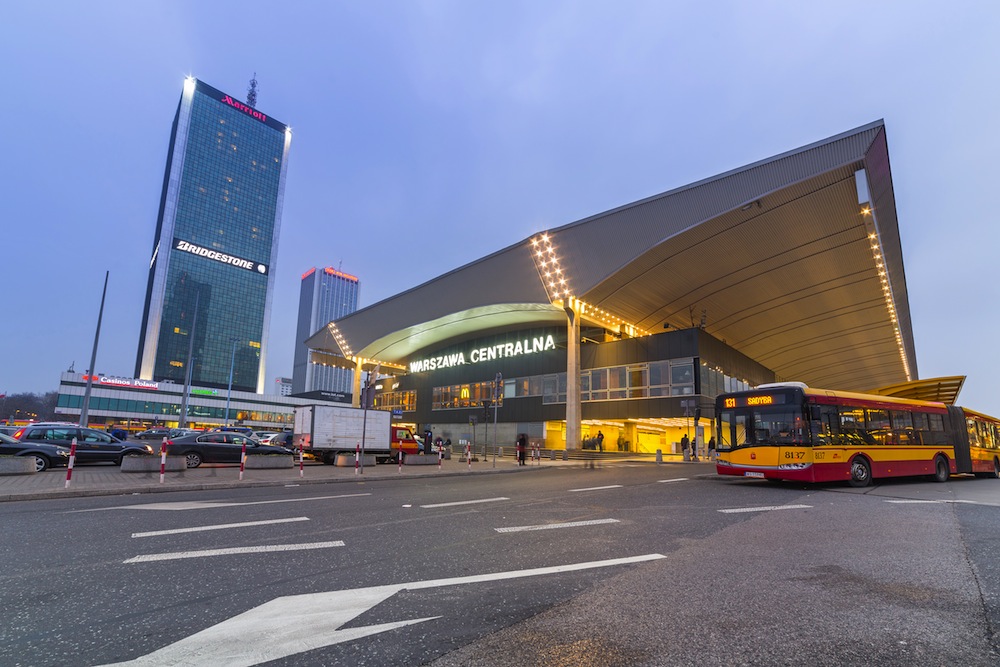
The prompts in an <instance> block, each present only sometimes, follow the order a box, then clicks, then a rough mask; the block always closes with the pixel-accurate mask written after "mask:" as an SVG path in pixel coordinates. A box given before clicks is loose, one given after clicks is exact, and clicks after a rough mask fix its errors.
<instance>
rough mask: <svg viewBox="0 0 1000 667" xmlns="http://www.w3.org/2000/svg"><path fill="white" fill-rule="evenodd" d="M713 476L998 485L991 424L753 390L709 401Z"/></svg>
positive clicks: (790, 385) (801, 388)
mask: <svg viewBox="0 0 1000 667" xmlns="http://www.w3.org/2000/svg"><path fill="white" fill-rule="evenodd" d="M715 414H716V433H717V436H716V437H717V440H718V442H717V445H716V446H717V452H718V460H717V464H716V470H717V471H718V473H719V474H720V475H738V476H741V477H759V478H764V479H775V480H790V481H799V482H836V481H845V482H848V483H849V484H851V486H857V487H863V486H868V485H869V484H870V483H871V481H872V479H875V478H881V477H906V476H915V475H929V476H930V477H932V478H933V479H934V480H936V481H939V482H945V481H947V480H948V477H949V476H950V475H953V474H959V473H974V474H976V475H977V476H982V477H994V478H997V477H1000V420H998V419H996V418H994V417H990V416H988V415H984V414H981V413H978V412H973V411H971V410H966V409H964V408H960V407H957V406H954V405H947V404H945V403H938V402H934V401H917V400H909V399H903V398H893V397H889V396H876V395H869V394H856V393H850V392H843V391H829V390H825V389H811V388H809V387H807V386H806V385H804V384H802V383H800V382H787V383H776V384H768V385H761V386H760V387H757V388H756V389H751V390H749V391H741V392H736V393H731V394H722V395H720V396H719V397H718V398H717V399H716V406H715Z"/></svg>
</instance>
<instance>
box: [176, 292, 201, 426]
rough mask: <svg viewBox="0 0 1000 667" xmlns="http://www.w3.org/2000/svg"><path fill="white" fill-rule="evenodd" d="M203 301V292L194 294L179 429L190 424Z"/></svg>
mask: <svg viewBox="0 0 1000 667" xmlns="http://www.w3.org/2000/svg"><path fill="white" fill-rule="evenodd" d="M200 299H201V291H200V290H199V291H197V292H195V293H194V316H193V317H192V318H191V329H190V330H189V331H188V336H189V338H190V340H188V358H187V368H186V369H185V370H184V396H182V397H181V414H180V417H179V418H178V419H177V428H187V424H188V397H189V396H190V395H191V377H192V376H191V373H192V371H193V369H194V334H195V331H196V330H197V328H198V301H199V300H200Z"/></svg>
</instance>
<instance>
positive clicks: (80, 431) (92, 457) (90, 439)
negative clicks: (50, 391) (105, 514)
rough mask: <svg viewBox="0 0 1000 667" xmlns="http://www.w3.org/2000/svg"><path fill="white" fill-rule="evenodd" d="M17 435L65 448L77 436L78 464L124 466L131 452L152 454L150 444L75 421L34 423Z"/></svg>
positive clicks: (25, 440) (33, 441)
mask: <svg viewBox="0 0 1000 667" xmlns="http://www.w3.org/2000/svg"><path fill="white" fill-rule="evenodd" d="M14 437H15V438H16V439H17V440H20V441H21V442H25V443H38V442H47V443H49V444H52V445H61V446H63V447H69V446H70V445H71V444H72V443H73V438H76V461H77V463H98V462H101V461H110V462H112V463H114V464H115V465H121V463H122V458H123V457H125V456H128V455H129V454H152V453H153V448H152V447H150V446H149V445H147V444H144V443H138V442H122V441H121V440H119V439H118V438H115V437H113V436H112V435H111V434H110V433H106V432H104V431H98V430H97V429H93V428H85V427H82V426H77V425H75V424H31V425H29V426H25V427H23V428H21V429H20V430H19V431H18V432H17V433H15V434H14Z"/></svg>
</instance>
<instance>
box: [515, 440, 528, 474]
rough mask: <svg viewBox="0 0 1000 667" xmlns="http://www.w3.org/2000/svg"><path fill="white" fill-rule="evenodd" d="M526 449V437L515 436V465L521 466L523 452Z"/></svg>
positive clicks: (522, 463)
mask: <svg viewBox="0 0 1000 667" xmlns="http://www.w3.org/2000/svg"><path fill="white" fill-rule="evenodd" d="M527 448H528V436H526V435H525V434H523V433H520V434H518V436H517V465H519V466H523V465H525V463H524V454H525V450H526V449H527Z"/></svg>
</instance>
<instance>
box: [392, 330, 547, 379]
mask: <svg viewBox="0 0 1000 667" xmlns="http://www.w3.org/2000/svg"><path fill="white" fill-rule="evenodd" d="M554 349H556V341H555V339H554V338H553V337H552V335H551V334H549V335H548V336H536V337H535V338H525V339H524V340H519V341H516V342H513V343H499V344H497V345H490V346H488V347H477V348H475V349H474V350H471V351H469V354H468V355H466V354H465V352H453V353H450V354H444V355H441V356H439V357H427V358H426V359H419V360H417V361H411V362H410V372H411V373H421V372H424V371H433V370H437V369H439V368H450V367H452V366H464V365H466V364H478V363H482V362H484V361H493V360H495V359H505V358H508V357H519V356H521V355H524V354H535V353H538V352H547V351H549V350H554Z"/></svg>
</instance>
